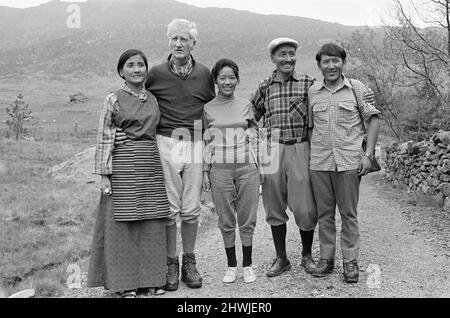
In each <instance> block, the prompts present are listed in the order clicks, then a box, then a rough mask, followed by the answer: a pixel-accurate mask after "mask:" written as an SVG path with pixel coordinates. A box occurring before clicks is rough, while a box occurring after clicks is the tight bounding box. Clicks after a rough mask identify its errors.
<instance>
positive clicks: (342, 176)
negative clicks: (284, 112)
mask: <svg viewBox="0 0 450 318" xmlns="http://www.w3.org/2000/svg"><path fill="white" fill-rule="evenodd" d="M346 57H347V54H346V52H345V50H344V49H343V48H342V47H340V46H339V45H337V44H334V43H327V44H325V45H323V46H322V47H321V48H320V50H319V52H318V53H317V55H316V60H317V65H318V67H319V70H320V71H321V72H322V74H323V77H324V80H323V81H320V82H317V83H315V84H314V85H313V86H312V87H310V89H309V93H308V96H309V105H310V117H311V119H310V121H309V122H310V125H311V128H312V127H313V126H314V127H313V132H312V138H311V163H310V168H311V172H310V174H311V181H312V185H313V190H314V196H315V199H316V204H317V213H318V222H319V241H320V260H319V262H318V264H317V268H316V269H315V270H314V271H313V275H314V276H316V277H324V276H325V275H326V274H328V273H330V272H332V271H333V269H334V257H335V251H336V226H335V209H336V204H337V206H338V208H339V213H340V214H341V220H342V230H341V249H342V259H343V263H344V264H343V265H344V266H343V267H344V280H345V281H346V282H347V283H356V282H358V278H359V268H358V262H357V259H358V252H359V228H358V218H357V211H356V209H357V205H358V199H359V183H360V181H361V176H364V175H366V174H367V173H368V171H369V168H370V166H371V160H373V153H374V149H375V145H376V142H377V138H378V132H379V128H380V123H379V119H378V114H379V113H380V112H379V111H378V110H377V109H376V107H375V103H374V101H375V99H374V94H373V92H372V91H371V90H370V89H369V88H368V87H367V86H365V85H364V84H363V83H361V82H360V81H357V80H350V79H348V78H347V77H345V76H344V75H343V74H342V71H343V68H344V65H345V63H346ZM354 93H355V94H354ZM360 114H361V116H360ZM361 117H362V118H363V119H364V120H365V121H369V127H368V129H367V132H368V133H367V135H368V136H367V148H366V152H365V153H364V152H363V151H362V147H361V144H362V141H363V130H362V125H361Z"/></svg>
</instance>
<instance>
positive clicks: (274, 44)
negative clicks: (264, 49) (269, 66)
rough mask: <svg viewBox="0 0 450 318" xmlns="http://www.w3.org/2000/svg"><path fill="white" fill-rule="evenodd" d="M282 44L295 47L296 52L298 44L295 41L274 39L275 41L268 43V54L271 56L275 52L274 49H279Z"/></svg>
mask: <svg viewBox="0 0 450 318" xmlns="http://www.w3.org/2000/svg"><path fill="white" fill-rule="evenodd" d="M283 44H290V45H292V46H293V47H295V49H296V50H297V48H298V42H297V41H295V40H293V39H290V38H276V39H273V40H272V41H271V42H270V43H269V46H268V49H269V53H270V54H273V52H274V51H275V49H276V48H277V47H279V46H280V45H283Z"/></svg>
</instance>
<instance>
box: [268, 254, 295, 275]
mask: <svg viewBox="0 0 450 318" xmlns="http://www.w3.org/2000/svg"><path fill="white" fill-rule="evenodd" d="M290 269H291V262H289V260H288V259H287V258H281V257H277V258H276V259H275V260H274V262H273V264H272V267H270V269H269V270H268V271H267V273H266V275H267V277H275V276H279V275H281V274H283V273H284V272H286V271H288V270H290Z"/></svg>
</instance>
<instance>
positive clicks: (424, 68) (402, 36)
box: [343, 0, 450, 139]
mask: <svg viewBox="0 0 450 318" xmlns="http://www.w3.org/2000/svg"><path fill="white" fill-rule="evenodd" d="M393 3H394V6H393V7H392V10H391V14H392V16H393V18H394V23H392V22H390V23H389V24H387V23H385V25H384V27H383V28H382V29H375V30H374V29H367V30H366V31H365V32H361V31H358V32H355V33H354V34H353V36H352V38H351V39H350V40H348V41H343V45H344V47H346V49H347V50H348V51H349V55H351V56H352V59H353V58H356V63H353V65H349V66H350V67H349V73H350V75H353V76H355V77H359V78H361V79H362V80H363V81H365V82H366V83H367V84H368V85H369V86H370V88H371V89H372V90H373V91H374V92H375V94H376V96H377V97H376V98H377V104H378V106H379V108H380V111H381V114H382V118H383V119H384V121H385V122H386V123H387V124H388V127H389V128H390V129H391V131H392V132H393V133H394V135H395V136H396V137H397V138H398V139H402V137H403V135H404V134H405V135H406V136H407V137H408V138H414V139H423V138H427V137H428V136H427V135H429V134H430V132H431V131H433V130H438V129H443V130H448V129H450V112H449V110H450V109H449V103H450V98H449V97H450V26H449V19H450V15H449V5H450V0H427V1H422V2H421V6H420V9H419V8H418V7H417V4H416V5H415V4H414V3H413V2H412V1H408V0H394V1H393ZM408 3H410V4H411V8H412V10H413V14H411V13H409V12H407V10H406V8H407V4H408ZM414 12H415V13H414ZM425 13H426V14H425ZM413 17H414V18H413ZM418 25H421V27H419V26H418Z"/></svg>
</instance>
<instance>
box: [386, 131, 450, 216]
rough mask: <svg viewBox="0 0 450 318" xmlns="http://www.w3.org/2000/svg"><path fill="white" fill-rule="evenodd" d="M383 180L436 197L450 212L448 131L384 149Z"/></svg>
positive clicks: (449, 139)
mask: <svg viewBox="0 0 450 318" xmlns="http://www.w3.org/2000/svg"><path fill="white" fill-rule="evenodd" d="M385 171H386V179H387V180H388V181H390V182H394V183H402V184H404V185H406V186H407V187H408V188H409V189H410V190H412V191H415V192H418V193H423V194H430V195H434V196H436V197H437V199H438V200H439V202H440V204H441V206H443V207H444V208H445V209H446V210H447V211H450V132H446V131H439V132H438V133H436V134H435V135H433V136H432V137H431V138H430V140H428V141H421V142H412V141H409V142H405V143H402V144H394V145H392V146H391V147H390V148H388V149H386V160H385Z"/></svg>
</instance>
